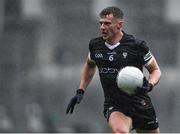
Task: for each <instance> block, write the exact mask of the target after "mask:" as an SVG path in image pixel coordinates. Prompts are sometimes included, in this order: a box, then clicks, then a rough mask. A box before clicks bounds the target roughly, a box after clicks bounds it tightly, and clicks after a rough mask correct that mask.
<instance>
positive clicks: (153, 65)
mask: <svg viewBox="0 0 180 134" xmlns="http://www.w3.org/2000/svg"><path fill="white" fill-rule="evenodd" d="M145 67H146V69H147V70H148V72H149V78H148V82H149V83H151V84H152V85H153V86H155V85H156V84H158V82H159V80H160V78H161V70H160V68H159V65H158V63H157V61H156V59H155V57H154V56H152V59H151V61H150V63H149V64H148V65H145Z"/></svg>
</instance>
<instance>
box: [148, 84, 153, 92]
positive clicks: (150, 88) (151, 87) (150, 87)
mask: <svg viewBox="0 0 180 134" xmlns="http://www.w3.org/2000/svg"><path fill="white" fill-rule="evenodd" d="M148 86H149V90H148V92H150V91H152V89H153V87H154V86H153V84H152V83H149V85H148Z"/></svg>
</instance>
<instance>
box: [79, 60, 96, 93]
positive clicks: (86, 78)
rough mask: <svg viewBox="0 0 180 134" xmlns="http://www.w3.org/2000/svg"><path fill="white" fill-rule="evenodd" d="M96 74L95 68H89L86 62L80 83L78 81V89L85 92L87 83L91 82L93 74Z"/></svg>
mask: <svg viewBox="0 0 180 134" xmlns="http://www.w3.org/2000/svg"><path fill="white" fill-rule="evenodd" d="M95 72H96V66H95V65H94V66H91V65H90V64H89V63H88V62H86V63H85V65H84V69H83V73H82V77H81V81H80V86H79V88H80V89H83V90H85V89H86V88H87V86H88V85H89V83H90V82H91V80H92V78H93V76H94V74H95Z"/></svg>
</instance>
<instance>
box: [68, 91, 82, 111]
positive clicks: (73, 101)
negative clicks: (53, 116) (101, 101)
mask: <svg viewBox="0 0 180 134" xmlns="http://www.w3.org/2000/svg"><path fill="white" fill-rule="evenodd" d="M83 94H84V90H82V89H78V90H77V91H76V95H75V96H74V97H73V98H72V99H71V101H70V102H69V104H68V107H67V109H66V114H68V113H69V111H70V113H71V114H72V113H73V110H74V106H75V105H76V104H77V103H78V104H79V103H80V102H81V100H82V99H83Z"/></svg>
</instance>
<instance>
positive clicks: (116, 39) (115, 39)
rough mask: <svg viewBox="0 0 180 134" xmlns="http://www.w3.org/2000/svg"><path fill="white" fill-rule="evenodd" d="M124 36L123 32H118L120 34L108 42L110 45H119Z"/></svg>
mask: <svg viewBox="0 0 180 134" xmlns="http://www.w3.org/2000/svg"><path fill="white" fill-rule="evenodd" d="M123 35H124V34H123V32H122V31H120V32H118V33H117V34H116V36H115V37H114V38H113V39H111V40H106V42H107V43H109V44H112V45H114V44H116V43H118V42H119V41H120V40H121V39H122V37H123Z"/></svg>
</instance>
